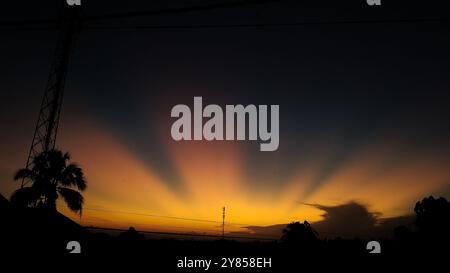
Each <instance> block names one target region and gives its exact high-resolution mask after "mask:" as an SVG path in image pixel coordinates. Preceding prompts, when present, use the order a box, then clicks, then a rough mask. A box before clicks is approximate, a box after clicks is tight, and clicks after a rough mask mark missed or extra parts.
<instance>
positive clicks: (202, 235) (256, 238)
mask: <svg viewBox="0 0 450 273" xmlns="http://www.w3.org/2000/svg"><path fill="white" fill-rule="evenodd" d="M85 228H87V229H94V230H95V229H97V230H112V231H122V232H126V231H127V229H120V228H104V227H85ZM139 232H141V233H148V234H157V235H176V236H186V237H190V236H199V237H211V238H222V235H215V234H199V233H182V232H163V231H145V230H144V231H139ZM225 238H229V239H250V240H268V241H269V240H270V241H275V240H278V238H269V237H245V236H231V235H227V236H225Z"/></svg>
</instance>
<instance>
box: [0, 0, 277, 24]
mask: <svg viewBox="0 0 450 273" xmlns="http://www.w3.org/2000/svg"><path fill="white" fill-rule="evenodd" d="M278 1H280V0H239V1H224V2H220V3H214V4H207V5H195V6H186V7H178V8H165V9H157V10H145V11H131V12H124V13H113V14H103V15H90V16H82V17H81V20H82V21H83V22H89V21H102V20H110V19H123V18H132V17H145V16H155V15H169V14H182V13H189V12H195V11H208V10H215V9H226V8H236V7H242V6H249V5H258V4H266V3H270V2H278ZM57 22H58V19H56V18H46V19H27V20H13V21H0V27H4V26H26V25H45V24H55V25H56V23H57Z"/></svg>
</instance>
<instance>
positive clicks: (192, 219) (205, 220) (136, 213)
mask: <svg viewBox="0 0 450 273" xmlns="http://www.w3.org/2000/svg"><path fill="white" fill-rule="evenodd" d="M83 210H91V211H102V212H111V213H120V214H130V215H138V216H145V217H157V218H167V219H174V220H184V221H194V222H205V223H214V224H222V221H215V220H208V219H198V218H187V217H178V216H170V215H159V214H147V213H138V212H128V211H118V210H107V209H97V208H83ZM227 224H228V225H237V226H251V224H242V223H231V222H227Z"/></svg>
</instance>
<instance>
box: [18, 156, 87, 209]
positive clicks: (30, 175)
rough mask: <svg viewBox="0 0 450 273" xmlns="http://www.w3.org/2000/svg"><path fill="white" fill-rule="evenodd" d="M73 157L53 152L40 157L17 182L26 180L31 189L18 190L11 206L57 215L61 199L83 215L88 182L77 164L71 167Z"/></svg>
mask: <svg viewBox="0 0 450 273" xmlns="http://www.w3.org/2000/svg"><path fill="white" fill-rule="evenodd" d="M69 161H70V155H69V154H68V153H64V154H63V153H62V152H61V151H59V150H56V149H52V150H50V151H48V152H42V153H41V154H39V155H38V156H36V157H35V158H34V159H33V161H32V164H31V168H30V169H20V170H18V171H17V173H16V175H15V176H14V180H22V179H26V180H29V181H31V186H29V187H22V188H20V189H18V190H16V191H15V192H14V193H13V194H12V195H11V198H10V201H11V203H13V204H15V205H17V206H20V207H41V208H46V209H50V210H55V211H56V200H57V199H58V197H59V196H61V197H62V198H63V199H64V201H65V202H66V203H67V205H68V207H69V208H70V209H71V210H72V211H74V212H77V213H79V214H80V215H81V212H82V206H83V202H84V199H83V196H82V195H81V191H84V190H85V189H86V184H87V182H86V179H85V177H84V174H83V171H82V169H81V168H80V167H79V166H78V165H76V164H73V163H71V164H68V162H69Z"/></svg>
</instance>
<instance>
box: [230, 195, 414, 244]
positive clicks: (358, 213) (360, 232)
mask: <svg viewBox="0 0 450 273" xmlns="http://www.w3.org/2000/svg"><path fill="white" fill-rule="evenodd" d="M305 205H309V206H314V207H316V208H318V209H320V210H322V211H324V214H323V215H322V216H323V218H324V219H323V220H321V221H318V222H314V223H312V226H313V228H314V229H315V230H316V231H317V232H318V233H319V235H320V237H322V238H336V237H341V238H355V237H359V238H391V237H392V236H393V235H394V233H393V229H394V228H395V227H397V226H407V227H410V228H412V227H413V221H414V216H413V215H405V216H399V217H390V218H383V217H382V215H381V214H380V213H377V212H370V211H369V210H368V207H367V206H366V205H363V204H361V203H357V202H355V201H351V202H348V203H345V204H341V205H336V206H324V205H319V204H305ZM286 225H287V223H286V224H278V225H271V226H248V227H245V228H246V229H247V230H248V231H246V232H239V233H233V235H237V234H239V235H247V236H248V235H249V234H251V235H252V236H255V237H271V238H272V237H275V238H276V237H280V236H281V234H282V231H283V229H284V228H285V227H286Z"/></svg>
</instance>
